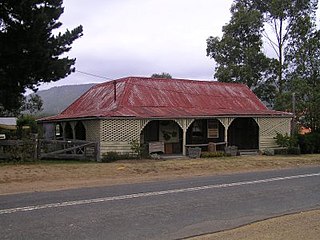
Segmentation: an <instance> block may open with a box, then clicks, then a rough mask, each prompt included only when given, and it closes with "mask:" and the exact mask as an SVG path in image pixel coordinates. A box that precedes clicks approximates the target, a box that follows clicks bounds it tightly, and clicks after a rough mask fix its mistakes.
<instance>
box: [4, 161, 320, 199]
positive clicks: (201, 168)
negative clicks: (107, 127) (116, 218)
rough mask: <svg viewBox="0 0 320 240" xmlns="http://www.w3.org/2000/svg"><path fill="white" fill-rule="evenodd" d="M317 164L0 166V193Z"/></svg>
mask: <svg viewBox="0 0 320 240" xmlns="http://www.w3.org/2000/svg"><path fill="white" fill-rule="evenodd" d="M306 165H320V155H301V156H272V157H270V156H241V157H221V158H210V159H176V160H166V161H161V160H127V161H119V162H115V163H65V162H64V163H58V162H55V163H52V162H51V163H48V162H43V163H34V164H17V165H14V164H0V194H6V193H16V192H26V191H28V192H29V191H46V190H57V189H66V188H77V187H86V186H100V185H111V184H120V183H132V182H143V181H152V180H166V179H174V178H178V177H191V176H200V175H202V176H204V175H213V174H223V173H232V172H241V171H255V170H264V169H278V168H288V167H297V166H298V167H299V166H306Z"/></svg>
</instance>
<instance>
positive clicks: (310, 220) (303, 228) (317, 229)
mask: <svg viewBox="0 0 320 240" xmlns="http://www.w3.org/2000/svg"><path fill="white" fill-rule="evenodd" d="M319 236H320V210H315V211H310V212H302V213H297V214H292V215H287V216H282V217H277V218H272V219H268V220H265V221H261V222H257V223H252V224H249V225H247V226H244V227H240V228H236V229H233V230H229V231H223V232H218V233H214V234H211V235H206V236H200V237H195V238H190V240H223V239H228V240H242V239H243V240H274V239H281V240H301V239H308V240H318V239H319Z"/></svg>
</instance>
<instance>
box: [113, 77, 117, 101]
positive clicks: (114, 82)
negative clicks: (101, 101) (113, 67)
mask: <svg viewBox="0 0 320 240" xmlns="http://www.w3.org/2000/svg"><path fill="white" fill-rule="evenodd" d="M113 101H114V102H116V101H117V82H116V81H113Z"/></svg>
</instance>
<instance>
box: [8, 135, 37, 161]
mask: <svg viewBox="0 0 320 240" xmlns="http://www.w3.org/2000/svg"><path fill="white" fill-rule="evenodd" d="M3 150H4V153H3V154H4V155H5V158H4V159H6V161H8V162H32V161H35V160H36V159H34V157H35V156H34V154H35V143H34V142H33V141H30V140H29V141H28V140H23V141H20V142H18V141H17V144H16V145H10V146H5V147H4V149H3Z"/></svg>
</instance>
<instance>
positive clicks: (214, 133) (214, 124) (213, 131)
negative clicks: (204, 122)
mask: <svg viewBox="0 0 320 240" xmlns="http://www.w3.org/2000/svg"><path fill="white" fill-rule="evenodd" d="M208 138H219V122H218V121H217V120H214V119H209V120H208Z"/></svg>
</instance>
